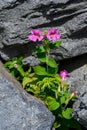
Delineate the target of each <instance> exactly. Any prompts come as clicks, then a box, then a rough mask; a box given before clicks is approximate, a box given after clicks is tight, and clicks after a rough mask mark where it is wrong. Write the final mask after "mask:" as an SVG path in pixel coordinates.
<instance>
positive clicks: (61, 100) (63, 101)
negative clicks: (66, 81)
mask: <svg viewBox="0 0 87 130" xmlns="http://www.w3.org/2000/svg"><path fill="white" fill-rule="evenodd" d="M60 102H61V104H64V103H65V96H62V97H61V98H60Z"/></svg>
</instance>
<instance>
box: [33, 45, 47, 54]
mask: <svg viewBox="0 0 87 130" xmlns="http://www.w3.org/2000/svg"><path fill="white" fill-rule="evenodd" d="M45 51H46V50H45V47H44V46H39V47H38V48H36V49H35V50H34V52H35V53H41V52H45Z"/></svg>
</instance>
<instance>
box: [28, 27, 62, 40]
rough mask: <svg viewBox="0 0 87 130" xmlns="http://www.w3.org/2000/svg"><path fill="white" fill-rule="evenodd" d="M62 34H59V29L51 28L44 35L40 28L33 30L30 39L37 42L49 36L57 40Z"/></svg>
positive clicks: (49, 38) (50, 38)
mask: <svg viewBox="0 0 87 130" xmlns="http://www.w3.org/2000/svg"><path fill="white" fill-rule="evenodd" d="M60 37H61V35H60V34H59V30H58V29H49V30H48V31H47V32H46V33H45V34H44V35H42V33H41V31H40V30H38V29H37V30H31V35H29V36H28V39H29V40H31V41H33V42H36V41H42V40H43V38H47V39H48V40H52V41H57V40H59V39H60Z"/></svg>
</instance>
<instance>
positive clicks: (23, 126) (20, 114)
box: [0, 62, 54, 130]
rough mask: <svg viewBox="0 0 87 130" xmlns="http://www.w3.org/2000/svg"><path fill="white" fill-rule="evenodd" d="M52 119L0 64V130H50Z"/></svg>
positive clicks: (46, 110) (39, 103) (50, 114)
mask: <svg viewBox="0 0 87 130" xmlns="http://www.w3.org/2000/svg"><path fill="white" fill-rule="evenodd" d="M53 121H54V117H53V115H52V113H51V112H50V111H49V110H48V109H47V108H46V106H45V105H44V103H43V102H41V101H40V100H38V99H36V98H35V97H33V96H31V95H29V94H27V93H26V92H25V91H24V90H23V89H22V87H21V86H20V84H19V83H18V82H17V81H16V80H15V79H14V78H13V77H12V76H11V75H10V74H8V73H7V72H6V70H5V69H4V67H3V65H2V64H1V62H0V130H51V128H52V124H53Z"/></svg>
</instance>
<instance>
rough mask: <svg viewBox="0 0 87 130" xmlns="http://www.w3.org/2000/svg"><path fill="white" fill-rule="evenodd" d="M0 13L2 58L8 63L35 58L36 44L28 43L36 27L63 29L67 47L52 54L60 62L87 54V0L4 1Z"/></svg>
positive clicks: (1, 1) (0, 5) (0, 51)
mask: <svg viewBox="0 0 87 130" xmlns="http://www.w3.org/2000/svg"><path fill="white" fill-rule="evenodd" d="M0 10H1V11H0V57H1V58H2V59H4V60H9V59H10V58H12V57H15V56H19V55H23V56H24V57H25V58H26V57H28V56H31V55H32V49H33V48H34V47H35V46H36V45H32V44H30V43H29V41H28V40H27V37H28V35H29V33H30V30H31V29H32V28H33V29H38V28H39V29H41V30H46V29H48V28H51V27H52V28H59V31H60V33H61V35H62V37H61V39H62V41H63V44H62V45H61V47H60V48H58V49H56V50H53V51H52V52H51V55H52V56H54V57H55V58H56V60H60V59H66V58H71V57H75V56H77V55H81V54H84V53H87V33H86V32H87V0H77V1H76V0H73V1H70V0H61V1H60V0H47V1H46V0H4V1H3V0H0ZM32 46H33V47H32ZM13 52H14V53H13Z"/></svg>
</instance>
